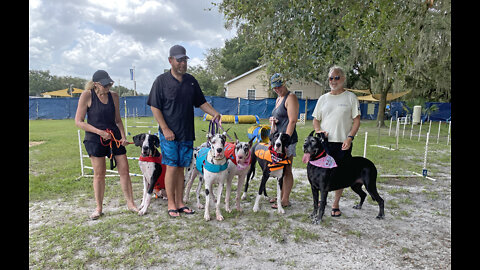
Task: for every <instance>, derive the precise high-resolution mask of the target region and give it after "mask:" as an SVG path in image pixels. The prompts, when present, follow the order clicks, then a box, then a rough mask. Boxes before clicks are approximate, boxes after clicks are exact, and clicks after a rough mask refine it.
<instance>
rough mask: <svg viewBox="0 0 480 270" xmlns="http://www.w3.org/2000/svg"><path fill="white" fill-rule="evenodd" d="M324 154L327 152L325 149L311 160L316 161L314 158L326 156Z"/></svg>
mask: <svg viewBox="0 0 480 270" xmlns="http://www.w3.org/2000/svg"><path fill="white" fill-rule="evenodd" d="M323 154H325V150H323V151H322V152H321V153H320V154H318V155H316V156H315V157H314V158H311V159H310V161H314V160H317V159H319V158H321V157H324V155H323Z"/></svg>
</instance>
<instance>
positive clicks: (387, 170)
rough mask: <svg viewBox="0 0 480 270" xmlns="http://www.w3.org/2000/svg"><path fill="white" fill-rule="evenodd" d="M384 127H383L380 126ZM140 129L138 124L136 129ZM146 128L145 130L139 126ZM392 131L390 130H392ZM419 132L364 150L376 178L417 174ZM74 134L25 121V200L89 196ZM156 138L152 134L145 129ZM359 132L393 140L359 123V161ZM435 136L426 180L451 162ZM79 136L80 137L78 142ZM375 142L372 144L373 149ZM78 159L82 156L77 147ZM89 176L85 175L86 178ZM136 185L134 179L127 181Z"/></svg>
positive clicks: (360, 143)
mask: <svg viewBox="0 0 480 270" xmlns="http://www.w3.org/2000/svg"><path fill="white" fill-rule="evenodd" d="M152 120H153V118H152V117H147V118H141V120H139V121H142V122H152ZM133 123H134V121H133V120H132V119H129V125H134V124H133ZM386 123H388V122H386ZM261 124H268V121H267V120H265V119H264V120H262V121H261ZM138 125H141V124H138ZM143 125H146V124H143ZM394 125H395V124H394ZM223 126H224V128H225V129H227V128H230V130H229V134H230V135H231V136H232V138H233V133H234V132H236V133H237V135H238V137H239V139H240V140H241V141H248V138H247V130H248V128H249V127H250V126H252V124H239V125H235V124H224V125H223ZM195 129H196V140H195V146H198V145H200V144H201V143H203V142H204V141H205V138H204V134H205V133H204V132H203V131H202V130H208V122H206V121H202V120H201V118H199V117H196V118H195ZM418 129H419V126H414V133H413V134H414V136H413V137H412V139H411V140H410V139H409V138H410V126H408V125H407V128H406V130H405V138H402V137H401V135H402V133H403V126H402V129H401V130H400V142H399V150H395V151H390V150H386V149H382V148H378V147H371V146H369V147H367V158H369V159H370V160H372V161H373V162H374V163H375V164H376V165H377V169H378V170H379V174H380V175H381V174H407V173H406V171H415V172H418V173H421V172H422V167H423V159H424V150H425V139H426V131H427V129H428V125H424V126H423V127H422V137H421V139H420V142H419V141H418ZM77 130H78V128H77V127H76V126H75V123H74V120H73V119H67V120H30V121H29V141H30V142H37V143H40V144H38V145H35V146H32V147H30V149H29V175H30V178H29V188H30V190H29V195H30V200H41V199H52V198H56V197H58V196H75V195H78V194H84V193H85V192H89V191H90V188H91V187H90V183H89V181H75V179H76V178H77V177H78V176H80V175H81V170H80V160H79V150H78V136H77ZM148 130H149V129H148V128H129V130H128V132H129V133H130V134H131V135H130V136H129V137H128V138H129V140H130V141H131V140H132V139H131V138H132V137H133V135H135V134H138V133H142V132H148ZM150 130H152V132H156V130H154V129H150ZM312 130H313V127H312V121H307V122H306V123H305V125H301V124H299V125H297V133H298V137H299V142H298V143H297V158H295V159H294V162H293V166H294V167H296V168H305V167H306V165H305V164H303V163H302V162H301V156H302V155H303V148H302V147H303V140H304V138H305V137H306V136H307V135H308V134H309V133H310V132H311V131H312ZM365 132H368V145H382V146H386V147H391V148H392V149H395V146H396V139H395V137H394V136H393V134H395V127H392V132H391V135H392V136H388V127H386V128H382V129H381V136H380V141H379V142H378V129H377V128H376V127H375V121H362V123H361V125H360V129H359V131H358V133H357V136H356V138H355V141H354V142H353V144H354V148H353V151H352V155H354V156H361V155H363V147H364V140H365ZM437 132H438V123H435V122H434V123H432V127H431V133H433V134H434V135H431V136H430V144H429V154H428V164H427V168H428V172H429V176H433V177H435V175H437V174H439V173H440V174H441V175H443V174H445V173H447V174H448V173H449V172H445V168H446V167H448V168H449V167H450V162H451V156H450V146H447V145H446V140H447V133H448V127H447V126H446V125H445V124H443V128H442V129H441V132H440V142H439V144H437V143H436V138H437ZM84 134H85V133H84V131H83V130H82V131H81V138H82V140H83V137H84ZM377 142H378V143H377ZM82 149H83V153H84V154H86V151H85V148H84V147H83V143H82ZM139 155H140V149H139V148H138V147H135V146H133V145H129V146H127V156H129V157H138V156H139ZM84 161H85V164H86V165H87V166H90V161H89V159H88V158H84ZM130 171H131V172H135V173H140V170H139V168H138V164H137V162H130ZM89 173H91V171H90V172H89ZM133 179H134V180H138V179H139V178H138V177H133Z"/></svg>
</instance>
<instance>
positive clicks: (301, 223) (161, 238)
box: [29, 117, 451, 269]
mask: <svg viewBox="0 0 480 270" xmlns="http://www.w3.org/2000/svg"><path fill="white" fill-rule="evenodd" d="M152 120H153V119H152V118H142V119H141V120H140V119H138V121H144V122H152ZM128 121H129V123H128V124H129V125H134V121H133V119H129V120H128ZM386 123H387V125H388V122H386ZM262 124H267V121H266V120H262ZM251 125H252V124H242V125H234V124H224V128H225V129H227V128H229V127H231V129H230V131H229V134H230V135H231V136H232V137H233V132H236V133H237V135H238V136H239V138H240V140H241V141H247V133H246V131H247V129H248V128H249V127H250V126H251ZM195 127H196V136H197V140H196V141H195V146H197V145H200V144H201V143H202V142H204V141H205V137H204V135H205V132H203V131H202V130H208V122H204V121H201V119H200V118H198V117H197V118H196V119H195ZM418 128H419V126H414V132H413V138H412V139H411V140H410V139H409V138H410V126H407V127H406V130H405V138H402V132H403V126H402V127H401V129H400V140H399V149H398V150H388V149H383V148H379V147H374V146H372V145H381V146H385V147H387V148H390V147H391V148H395V144H396V140H395V138H394V137H393V136H388V127H387V128H382V129H381V130H380V137H378V129H377V128H376V127H375V121H362V123H361V126H360V130H359V132H358V134H357V136H356V138H355V141H354V148H353V153H352V154H353V155H354V156H361V155H363V146H364V138H365V137H364V136H365V132H368V146H367V158H369V159H370V160H372V161H373V162H374V163H375V164H376V166H377V169H378V171H379V174H380V175H382V174H389V175H391V174H398V175H404V174H410V173H408V171H414V172H418V173H421V172H422V167H423V158H424V149H425V139H426V138H425V135H426V131H427V129H428V125H424V126H423V127H422V128H423V131H422V137H421V138H420V141H417V140H418ZM312 129H313V128H312V121H307V122H306V124H305V125H301V124H298V125H297V132H298V136H299V143H298V144H297V157H296V158H295V159H294V163H293V166H294V168H296V169H298V170H299V171H301V170H304V169H305V167H306V165H305V164H303V163H302V162H301V157H302V155H303V150H302V146H303V140H304V138H305V137H306V136H307V135H308V133H310V131H312ZM77 130H78V128H77V127H76V126H75V124H74V120H73V119H67V120H31V121H29V142H30V147H29V200H30V204H29V206H30V207H29V208H30V211H29V212H30V224H29V228H30V229H29V240H30V241H29V243H30V244H29V250H30V260H29V265H30V268H33V269H41V268H48V269H58V268H69V269H70V268H75V269H84V268H109V269H114V268H122V269H123V268H126V269H131V268H149V267H157V268H159V269H163V268H165V267H166V265H168V264H170V265H171V264H172V263H177V264H173V266H172V268H171V269H184V268H186V269H196V268H211V267H212V264H210V263H209V262H207V261H205V260H202V259H199V258H195V260H194V261H193V262H191V261H188V258H187V259H184V258H177V259H178V260H179V263H178V262H177V259H175V258H174V257H172V256H168V255H159V254H166V253H168V252H172V251H173V252H188V254H189V255H190V256H195V254H197V255H199V256H200V255H201V256H207V257H208V258H219V259H220V258H230V259H232V260H236V261H240V260H241V257H242V254H243V252H245V249H246V248H249V247H258V248H260V247H259V245H262V244H265V243H267V244H269V245H277V244H279V245H280V246H282V245H283V246H286V244H285V243H289V244H290V243H291V244H292V245H297V246H295V247H298V246H301V247H303V248H305V243H317V242H318V240H319V239H323V238H324V236H325V235H324V234H322V233H321V232H319V231H312V230H311V227H310V226H312V225H310V221H309V219H308V217H307V216H308V214H309V212H310V211H311V210H310V207H311V193H310V187H309V185H308V181H307V179H306V175H305V174H301V173H300V174H298V175H300V176H298V177H297V178H296V179H295V185H294V188H293V191H292V195H291V200H292V201H293V202H294V206H293V208H290V210H286V211H287V213H288V214H286V215H285V217H279V216H278V215H276V214H274V213H273V214H272V212H271V211H270V210H265V208H268V206H265V205H263V206H262V207H263V210H262V211H260V212H258V213H253V212H252V211H251V208H250V205H253V203H252V202H253V200H254V197H253V193H255V190H256V189H257V188H258V182H259V180H258V179H257V178H258V173H257V174H256V175H257V178H256V179H254V180H255V181H252V182H251V189H250V190H249V193H250V196H249V197H248V198H247V200H246V201H245V202H242V204H243V203H245V204H246V205H245V206H244V207H243V208H244V211H243V212H238V211H236V210H234V211H233V212H232V213H225V212H223V215H224V217H225V221H224V222H223V223H219V222H217V221H211V222H208V223H207V222H205V221H204V220H203V214H202V213H201V212H202V211H201V210H200V211H199V212H200V213H199V214H196V215H193V216H192V217H182V218H181V219H180V220H174V221H172V220H171V219H168V217H167V215H166V214H165V213H164V212H166V210H165V209H166V203H165V202H162V201H161V200H155V201H154V202H153V204H152V206H151V208H149V213H148V214H147V215H146V216H144V217H139V216H137V215H135V214H133V213H129V212H128V211H127V210H126V207H125V200H124V198H123V194H122V192H121V190H120V188H119V184H118V177H112V178H109V179H108V180H107V188H106V191H105V199H104V204H105V206H104V211H106V212H107V214H106V216H105V217H104V218H101V219H100V220H99V221H90V220H88V218H87V217H88V215H89V214H90V213H91V211H93V209H94V198H93V189H92V184H91V181H92V180H91V178H79V176H80V175H81V169H80V161H79V146H78V137H77ZM128 131H129V132H130V133H131V134H132V135H130V136H129V140H130V141H131V138H132V136H133V135H136V134H138V133H142V132H147V131H148V128H135V129H134V128H129V130H128ZM431 131H432V132H431V133H432V135H431V136H430V145H429V152H428V162H427V168H428V174H429V176H430V177H433V178H437V179H439V180H438V181H442V183H444V186H446V189H447V190H448V189H449V185H450V184H449V181H450V180H449V179H450V168H451V165H450V163H451V146H450V144H449V145H448V146H447V144H446V140H447V132H448V126H446V125H445V124H443V127H442V130H441V133H440V142H439V144H437V143H436V141H437V132H438V123H433V124H432V127H431ZM152 132H156V131H155V130H152ZM394 133H395V132H394V127H393V128H392V134H394ZM83 136H84V132H83V131H81V137H82V140H83ZM82 148H83V143H82ZM83 152H84V154H86V152H85V150H84V148H83ZM139 153H140V149H139V148H138V147H135V146H133V145H130V146H127V155H128V156H130V157H138V156H139ZM84 161H85V165H88V166H90V161H89V159H88V158H84ZM130 171H131V172H134V173H140V170H139V168H138V164H137V161H130ZM87 172H88V170H87ZM88 173H91V171H90V172H88ZM442 179H443V180H442ZM377 181H378V182H379V183H380V184H381V185H380V186H379V190H380V194H381V195H382V196H385V197H387V199H386V213H387V219H388V218H390V219H391V220H393V221H394V222H395V223H394V224H395V225H391V224H390V223H388V224H389V225H388V226H387V225H386V228H384V229H385V230H386V231H391V227H389V226H396V225H397V224H401V223H402V222H405V221H407V220H409V218H410V217H411V216H412V215H416V214H417V213H416V212H415V210H412V209H416V208H415V207H418V205H417V201H418V204H419V205H421V204H422V203H421V202H422V201H425V200H427V201H428V200H438V201H441V203H442V204H445V203H447V204H448V202H449V196H447V199H446V200H447V201H446V202H445V201H442V200H440V199H442V198H443V196H444V195H445V193H446V192H447V193H448V191H436V190H435V189H431V188H430V187H431V183H432V181H430V180H426V179H424V178H421V177H419V178H413V179H410V178H398V179H396V178H379V179H378V180H377ZM132 183H133V188H134V198H135V201H136V203H137V205H139V204H140V202H139V201H140V200H141V193H142V188H143V184H142V183H141V178H140V177H132ZM382 184H383V185H382ZM392 185H395V186H392ZM194 186H196V183H195V184H194ZM274 186H275V181H273V180H270V181H269V182H268V186H267V188H269V195H271V196H273V195H275V191H274V190H275V189H274ZM419 186H421V188H416V187H419ZM232 189H233V190H236V181H234V186H233V187H232ZM193 190H194V189H192V193H193V192H194V191H193ZM232 194H234V192H232ZM330 196H331V195H329V197H330ZM344 197H345V199H342V205H343V202H344V201H345V204H346V202H347V201H348V202H350V201H352V202H353V201H355V200H356V197H355V194H354V193H353V191H350V190H349V191H347V190H346V191H345V192H344ZM190 198H191V200H192V199H193V194H191V195H190ZM232 200H233V199H232ZM368 202H369V204H371V206H370V208H371V209H372V214H371V217H368V218H372V217H373V216H374V214H373V213H374V212H375V211H376V210H375V208H376V203H375V202H372V201H371V198H370V197H369V198H368ZM230 204H231V205H232V204H233V203H232V202H231V203H230ZM191 205H193V203H191ZM403 205H407V206H408V207H409V208H404V206H403ZM159 209H160V210H159ZM377 209H378V208H377ZM211 211H212V209H211ZM222 211H224V210H223V207H222ZM342 211H344V210H343V209H342ZM347 211H349V210H345V212H344V215H343V216H344V217H345V219H349V220H347V221H346V222H347V223H343V221H342V220H341V221H337V220H335V221H334V220H333V219H332V218H330V217H326V218H325V221H324V223H322V225H321V228H323V229H326V230H329V231H335V232H336V233H339V234H340V235H341V236H342V237H344V238H345V239H368V238H369V236H368V232H367V231H363V230H362V229H359V228H360V227H358V228H357V227H350V226H349V225H348V224H349V223H348V222H350V223H352V222H353V220H355V219H359V218H356V214H355V215H353V216H352V214H350V212H347ZM350 211H351V210H350ZM362 211H363V210H362ZM449 211H450V209H449V205H448V210H445V209H440V208H439V209H436V208H435V207H433V210H429V212H428V213H429V214H431V215H433V216H434V217H435V218H437V219H438V218H439V217H445V219H449V215H450V212H449ZM369 215H370V213H369ZM359 216H362V218H363V216H365V214H364V213H362V214H359ZM352 217H355V218H352ZM365 218H366V217H365ZM385 224H387V223H385ZM332 226H333V227H336V228H335V229H333V227H332ZM352 226H353V225H352ZM326 234H327V235H328V232H326ZM406 234H407V233H406ZM442 237H445V238H448V239H449V234H448V232H447V233H446V236H441V237H440V238H442ZM207 238H208V241H202V239H207ZM258 238H262V239H263V238H266V239H267V240H261V241H260V240H257V239H258ZM412 238H415V236H412ZM417 238H418V236H417ZM442 239H443V238H442ZM258 241H260V242H258ZM262 241H267V242H262ZM268 241H270V242H268ZM365 241H366V240H365ZM430 241H431V240H430ZM444 241H447V243H449V242H448V240H441V244H439V245H440V246H441V245H445V244H444ZM151 243H155V244H151ZM446 245H447V246H448V245H449V244H446ZM290 248H292V247H290ZM389 248H391V249H392V251H389V252H392V253H394V254H397V253H398V254H399V256H403V258H404V257H405V256H407V257H409V258H411V259H412V261H414V260H415V258H416V257H422V253H415V250H416V247H415V246H411V245H407V244H403V245H401V246H400V247H398V250H397V249H396V247H393V245H392V246H391V247H390V246H389ZM422 248H424V249H428V247H427V248H426V247H422ZM419 249H420V247H419ZM199 250H202V251H201V252H203V253H199V252H200V251H199ZM419 252H423V251H419ZM387 253H388V252H387ZM182 254H184V253H182ZM192 254H193V255H192ZM388 254H390V253H388ZM390 255H391V254H390ZM432 256H433V255H432ZM435 256H436V255H435ZM280 261H281V262H282V264H283V265H286V266H285V267H286V268H285V269H290V267H291V268H292V269H293V268H295V267H300V268H302V267H304V264H303V262H300V261H299V260H297V259H296V258H290V259H279V258H277V257H275V256H272V257H271V258H270V259H266V261H265V262H264V264H263V265H265V266H271V265H272V264H273V265H275V263H278V262H280ZM407 261H408V260H407ZM182 262H183V263H184V264H181V263H182ZM399 263H400V264H401V263H405V264H406V266H418V264H420V266H424V267H426V266H428V264H427V265H425V264H421V263H419V262H415V263H413V262H412V264H409V263H408V262H405V259H399ZM223 265H225V264H223ZM395 265H396V264H395ZM397 266H398V265H397ZM223 267H225V266H223ZM223 267H219V268H223ZM167 268H169V267H167ZM225 268H229V267H225ZM230 268H238V267H230ZM433 268H435V267H433Z"/></svg>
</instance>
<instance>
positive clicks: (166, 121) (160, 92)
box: [147, 45, 221, 217]
mask: <svg viewBox="0 0 480 270" xmlns="http://www.w3.org/2000/svg"><path fill="white" fill-rule="evenodd" d="M187 59H189V57H188V56H187V55H186V50H185V48H184V47H182V46H180V45H174V46H173V47H171V48H170V56H169V57H168V61H169V62H170V65H171V67H172V68H171V69H170V70H169V71H167V72H165V73H163V74H161V75H159V76H158V77H157V78H156V79H155V81H154V82H153V85H152V89H151V91H150V95H149V97H148V101H147V104H148V105H150V108H151V110H152V113H153V116H154V117H155V119H156V120H157V122H158V124H159V133H160V149H161V150H162V163H163V164H165V165H166V167H167V171H166V173H165V189H166V191H167V197H168V215H169V216H170V217H178V216H179V215H180V213H185V214H193V213H194V211H193V210H191V209H189V208H188V207H187V206H185V204H184V203H183V185H184V167H188V166H189V165H190V162H191V160H192V154H193V141H194V140H195V127H194V118H193V116H194V115H193V107H194V106H195V107H199V108H200V109H202V110H203V111H204V112H206V113H208V114H210V115H212V116H213V120H217V121H220V120H221V115H220V114H219V113H218V112H217V111H216V110H215V109H214V108H213V107H212V105H210V104H209V103H208V102H207V101H206V100H205V96H204V95H203V92H202V90H201V89H200V86H199V85H198V82H197V80H196V79H195V78H194V77H193V76H192V75H190V74H188V73H186V72H187Z"/></svg>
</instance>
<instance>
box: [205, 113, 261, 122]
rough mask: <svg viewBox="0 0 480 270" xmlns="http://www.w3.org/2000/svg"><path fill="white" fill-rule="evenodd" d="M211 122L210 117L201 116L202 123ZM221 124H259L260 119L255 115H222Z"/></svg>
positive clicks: (206, 115) (207, 115)
mask: <svg viewBox="0 0 480 270" xmlns="http://www.w3.org/2000/svg"><path fill="white" fill-rule="evenodd" d="M205 120H208V121H210V120H212V116H210V115H209V114H204V115H203V121H205ZM222 123H235V124H252V123H257V124H260V118H258V116H257V115H222Z"/></svg>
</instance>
